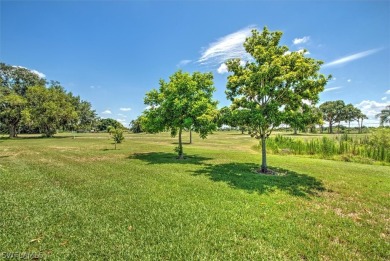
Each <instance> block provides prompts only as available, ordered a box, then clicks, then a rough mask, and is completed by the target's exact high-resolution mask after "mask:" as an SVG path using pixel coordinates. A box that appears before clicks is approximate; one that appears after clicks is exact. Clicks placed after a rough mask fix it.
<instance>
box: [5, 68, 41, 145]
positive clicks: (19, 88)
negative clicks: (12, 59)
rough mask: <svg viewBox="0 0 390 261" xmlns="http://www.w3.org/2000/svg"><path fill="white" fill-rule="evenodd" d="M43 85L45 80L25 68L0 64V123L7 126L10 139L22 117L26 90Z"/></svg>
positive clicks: (14, 134)
mask: <svg viewBox="0 0 390 261" xmlns="http://www.w3.org/2000/svg"><path fill="white" fill-rule="evenodd" d="M45 84H46V80H45V79H43V78H41V77H40V76H39V75H38V74H37V73H35V72H33V71H30V70H29V69H27V68H23V67H20V66H12V65H7V64H5V63H0V109H1V111H0V122H2V123H3V124H4V125H7V126H8V129H9V135H10V137H11V138H14V137H16V136H17V133H18V128H19V125H20V123H21V121H22V119H23V117H24V116H23V113H22V112H23V110H24V109H25V107H26V105H27V102H26V92H27V89H28V88H29V87H31V86H36V85H45Z"/></svg>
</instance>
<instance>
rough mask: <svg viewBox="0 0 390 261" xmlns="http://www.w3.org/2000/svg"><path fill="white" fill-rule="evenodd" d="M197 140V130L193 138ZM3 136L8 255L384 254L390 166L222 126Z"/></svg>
mask: <svg viewBox="0 0 390 261" xmlns="http://www.w3.org/2000/svg"><path fill="white" fill-rule="evenodd" d="M183 140H184V142H188V140H189V138H188V133H186V136H185V137H184V138H183ZM176 142H177V140H176V139H172V138H170V136H169V134H166V133H163V134H159V135H148V134H128V135H126V139H125V141H124V143H122V144H119V145H117V150H114V144H112V140H111V139H110V138H109V135H108V134H106V133H97V134H77V135H76V137H75V139H73V138H72V134H59V135H57V138H53V139H41V138H39V137H35V136H29V137H21V138H19V139H15V140H8V139H0V199H1V200H0V210H1V214H0V231H1V233H0V252H3V253H4V252H41V253H43V257H45V258H47V259H53V260H58V259H61V260H68V259H69V260H138V259H141V260H145V259H146V260H156V259H157V260H161V259H169V260H172V259H176V260H177V259H179V260H189V259H197V260H216V259H218V260H226V259H228V260H229V259H230V260H245V259H246V260H269V259H278V260H283V259H285V260H291V259H294V260H299V259H307V260H317V259H322V260H359V259H365V260H386V259H389V258H390V254H389V250H388V249H389V237H390V232H389V227H388V225H389V223H388V222H389V208H390V203H389V200H388V199H389V191H390V182H389V181H390V180H389V177H390V167H388V166H374V165H364V164H355V163H346V162H337V161H330V160H322V159H310V158H304V157H299V156H277V155H269V165H270V166H271V168H273V169H275V170H277V172H278V176H271V175H259V174H257V173H256V172H255V170H256V168H258V166H259V164H260V154H259V153H258V152H257V151H255V150H253V149H251V148H252V147H253V146H254V145H255V144H257V141H256V140H254V139H251V138H250V137H249V136H247V135H241V134H239V133H235V132H219V133H216V134H214V135H211V136H209V137H208V139H206V140H201V139H199V138H196V137H195V135H194V141H193V144H184V153H185V155H186V159H185V160H177V159H176V155H175V154H174V152H173V149H174V147H175V146H176V144H174V143H176Z"/></svg>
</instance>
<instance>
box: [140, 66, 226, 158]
mask: <svg viewBox="0 0 390 261" xmlns="http://www.w3.org/2000/svg"><path fill="white" fill-rule="evenodd" d="M214 91H215V87H214V86H213V75H212V73H200V72H194V73H193V74H190V73H186V72H182V71H181V70H179V71H177V72H175V73H174V74H173V75H171V76H170V77H169V81H164V80H160V87H159V89H158V90H156V89H153V90H151V91H150V92H148V93H146V97H145V100H144V103H145V104H146V105H148V106H149V109H147V110H145V111H144V113H143V117H142V126H143V128H144V130H145V131H147V132H149V133H158V132H162V131H170V133H171V136H172V137H175V136H176V135H178V137H179V145H178V147H177V148H176V149H175V150H176V151H177V153H178V158H179V159H183V158H184V156H183V155H184V154H183V143H182V132H183V130H184V129H190V128H191V129H192V130H194V131H195V132H197V133H199V136H200V137H201V138H203V139H204V138H206V137H207V135H208V134H209V133H211V132H212V131H213V130H215V129H216V123H215V120H214V119H215V118H216V116H217V112H218V111H217V109H216V106H217V102H216V101H214V100H213V99H212V95H213V92H214Z"/></svg>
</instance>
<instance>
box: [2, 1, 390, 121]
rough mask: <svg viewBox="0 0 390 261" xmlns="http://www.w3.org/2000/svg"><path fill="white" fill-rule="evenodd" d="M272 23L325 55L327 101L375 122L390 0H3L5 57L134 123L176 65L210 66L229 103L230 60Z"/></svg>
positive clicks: (386, 83) (389, 39) (386, 68)
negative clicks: (253, 32)
mask: <svg viewBox="0 0 390 261" xmlns="http://www.w3.org/2000/svg"><path fill="white" fill-rule="evenodd" d="M264 26H267V27H268V28H269V29H270V30H272V31H275V30H280V31H283V33H284V34H283V38H282V44H284V45H287V46H288V47H289V48H290V50H291V51H299V50H301V49H303V48H305V49H307V50H308V52H309V53H307V54H306V55H308V56H310V57H313V58H316V59H320V60H323V61H324V62H325V65H324V66H323V68H322V69H321V72H322V73H324V74H332V76H333V77H334V78H333V79H332V80H331V81H330V82H329V83H328V85H327V86H326V90H325V92H323V93H322V94H321V95H320V98H321V102H324V101H328V100H336V99H342V100H344V101H345V102H346V103H352V104H354V105H355V106H357V107H359V108H361V109H362V110H363V112H364V113H366V114H367V115H368V116H369V117H370V120H368V121H367V123H368V124H369V125H374V126H375V124H377V122H378V121H377V120H375V119H374V115H375V114H376V113H378V112H379V111H380V110H381V109H383V108H384V107H385V106H386V105H389V104H390V2H389V1H362V0H359V1H105V0H100V1H88V0H85V1H66V0H63V1H10V0H2V1H1V2H0V61H2V62H5V63H7V64H12V65H17V66H23V67H26V68H29V69H31V70H36V71H37V72H39V73H42V74H43V75H44V77H46V79H48V80H57V81H60V82H61V84H62V85H63V86H64V87H65V88H66V90H68V91H72V92H73V93H74V94H76V95H80V96H81V98H82V99H84V100H87V101H90V102H91V103H92V105H93V108H94V109H95V110H96V112H97V113H98V114H99V116H101V117H110V118H114V119H117V120H119V121H121V122H122V123H124V124H125V125H128V123H129V122H130V120H132V119H134V118H136V117H137V116H138V115H140V114H141V113H142V111H143V110H144V109H145V105H144V104H143V98H144V96H145V93H146V92H147V91H149V90H151V89H153V88H157V87H158V81H159V79H160V78H163V79H168V77H169V75H171V74H173V73H174V72H175V71H176V70H178V69H182V70H184V71H189V72H193V71H201V72H206V71H212V72H213V73H214V77H215V87H216V89H217V91H216V93H215V99H217V100H219V101H220V104H219V106H224V105H229V102H228V101H227V100H226V97H225V94H224V91H225V86H226V77H227V74H226V72H225V68H224V65H223V62H224V60H226V59H228V58H232V57H245V52H244V51H243V48H242V42H243V41H244V40H245V37H247V36H249V35H250V29H252V28H258V29H262V28H263V27H264Z"/></svg>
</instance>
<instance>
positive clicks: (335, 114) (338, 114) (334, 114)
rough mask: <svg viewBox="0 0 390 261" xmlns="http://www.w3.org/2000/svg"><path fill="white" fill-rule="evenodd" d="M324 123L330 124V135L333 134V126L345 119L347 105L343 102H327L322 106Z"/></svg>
mask: <svg viewBox="0 0 390 261" xmlns="http://www.w3.org/2000/svg"><path fill="white" fill-rule="evenodd" d="M319 108H320V110H321V112H322V115H323V119H324V121H327V122H328V123H329V133H333V124H334V123H337V122H341V121H343V120H344V119H345V103H344V101H342V100H337V101H327V102H324V103H323V104H321V105H320V107H319Z"/></svg>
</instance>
